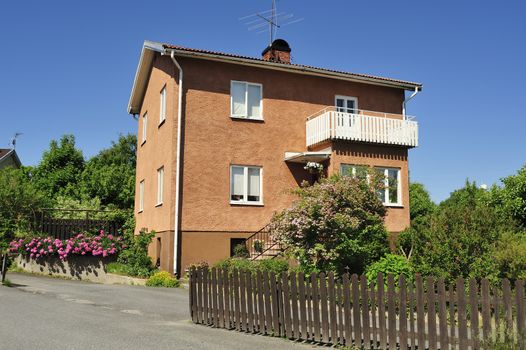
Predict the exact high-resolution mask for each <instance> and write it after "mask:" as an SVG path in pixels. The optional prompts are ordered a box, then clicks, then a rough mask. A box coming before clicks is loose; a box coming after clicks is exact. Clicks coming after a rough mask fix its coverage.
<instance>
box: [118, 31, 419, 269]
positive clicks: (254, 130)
mask: <svg viewBox="0 0 526 350" xmlns="http://www.w3.org/2000/svg"><path fill="white" fill-rule="evenodd" d="M290 52H291V50H290V47H289V46H288V44H287V43H286V42H285V41H283V40H280V39H278V40H276V41H274V43H273V44H272V45H271V46H269V47H268V48H266V49H265V51H264V52H263V55H262V56H263V57H262V58H252V57H244V56H238V55H232V54H226V53H221V52H211V51H206V50H196V49H189V48H184V47H179V46H174V45H167V44H161V43H156V42H150V41H146V42H145V43H144V46H143V48H142V53H141V57H140V61H139V66H138V68H137V72H136V76H135V80H134V84H133V89H132V92H131V97H130V101H129V105H128V112H129V113H130V114H133V115H135V116H136V117H137V119H138V121H139V123H138V143H139V145H138V151H137V187H136V198H135V209H136V210H135V212H136V222H137V226H136V230H137V232H138V231H140V230H141V229H147V230H155V231H156V232H157V237H156V238H155V241H154V243H153V244H152V245H151V247H150V254H151V256H152V257H153V258H154V260H155V261H157V262H158V263H159V264H160V267H161V268H162V269H164V270H167V271H171V272H174V273H180V272H181V271H184V269H185V268H186V266H187V265H188V264H190V263H197V262H201V261H207V262H209V263H214V262H216V261H217V260H219V259H222V258H225V257H227V256H229V255H230V253H231V250H232V246H233V245H234V244H237V243H239V242H240V240H241V241H242V240H243V239H245V238H247V237H249V236H250V235H252V234H253V233H254V232H256V231H258V230H260V229H261V228H263V227H264V226H266V225H267V224H268V222H269V220H270V218H271V217H272V214H273V213H274V212H276V211H278V210H281V209H283V208H286V207H288V206H290V204H291V202H292V201H293V199H294V197H293V196H292V195H291V194H290V193H289V192H287V190H289V189H291V188H294V187H296V186H299V184H301V182H303V181H304V180H307V181H313V175H312V174H311V173H309V171H307V170H305V169H304V167H305V164H306V163H307V162H317V163H321V164H323V166H324V171H325V173H326V174H327V175H330V174H332V173H335V172H340V171H346V172H355V171H356V169H358V167H359V166H363V165H367V166H373V167H375V168H377V169H378V171H380V172H382V173H384V174H385V175H386V176H387V180H386V181H388V182H389V187H388V190H386V191H385V192H383V193H382V200H383V202H384V203H385V205H386V206H388V215H387V218H386V226H387V228H388V230H389V231H390V232H393V233H396V232H399V231H401V230H403V229H404V228H406V227H407V226H408V224H409V193H408V187H409V181H408V150H409V149H410V148H412V147H416V146H417V145H418V126H417V123H416V121H414V120H413V119H412V118H410V117H408V116H406V115H405V102H406V101H407V99H408V98H407V97H406V90H408V91H409V93H412V94H411V96H410V97H412V96H414V95H415V94H416V93H417V92H418V91H420V90H421V88H422V85H421V84H419V83H414V82H408V81H402V80H395V79H389V78H383V77H375V76H370V75H363V74H355V73H347V72H339V71H333V70H328V69H323V68H316V67H310V66H304V65H299V64H292V63H291V62H290ZM409 93H408V95H409ZM410 97H409V98H410Z"/></svg>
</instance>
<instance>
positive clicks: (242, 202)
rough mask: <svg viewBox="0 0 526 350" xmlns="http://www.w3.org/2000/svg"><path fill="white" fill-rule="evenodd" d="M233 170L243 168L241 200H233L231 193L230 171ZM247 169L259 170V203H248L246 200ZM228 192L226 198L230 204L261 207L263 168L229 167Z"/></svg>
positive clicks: (233, 165) (250, 166) (236, 165)
mask: <svg viewBox="0 0 526 350" xmlns="http://www.w3.org/2000/svg"><path fill="white" fill-rule="evenodd" d="M233 168H243V199H242V200H233V199H232V191H233V187H234V182H233V181H232V169H233ZM248 169H258V170H259V201H257V202H256V201H249V200H248ZM229 181H230V191H229V193H228V198H229V199H230V204H241V205H263V167H261V166H254V165H238V164H232V165H230V177H229Z"/></svg>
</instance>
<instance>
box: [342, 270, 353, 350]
mask: <svg viewBox="0 0 526 350" xmlns="http://www.w3.org/2000/svg"><path fill="white" fill-rule="evenodd" d="M343 318H344V320H345V346H347V347H351V346H352V327H351V322H352V321H351V285H350V283H349V274H347V273H345V274H344V275H343Z"/></svg>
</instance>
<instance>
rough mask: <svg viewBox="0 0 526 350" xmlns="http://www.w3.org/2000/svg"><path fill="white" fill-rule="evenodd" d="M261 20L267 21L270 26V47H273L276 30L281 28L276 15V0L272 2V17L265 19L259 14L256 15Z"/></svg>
mask: <svg viewBox="0 0 526 350" xmlns="http://www.w3.org/2000/svg"><path fill="white" fill-rule="evenodd" d="M256 15H257V16H258V17H259V18H261V19H263V20H265V21H267V22H268V26H269V28H268V29H269V33H270V42H269V45H272V42H273V41H274V36H275V35H276V30H277V29H278V28H279V25H278V17H277V14H276V0H272V9H271V10H270V17H269V18H267V17H264V16H262V15H260V14H259V13H257V14H256Z"/></svg>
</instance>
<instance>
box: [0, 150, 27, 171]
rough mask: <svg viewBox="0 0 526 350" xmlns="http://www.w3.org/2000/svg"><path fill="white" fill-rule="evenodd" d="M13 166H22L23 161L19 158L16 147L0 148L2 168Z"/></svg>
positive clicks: (0, 165)
mask: <svg viewBox="0 0 526 350" xmlns="http://www.w3.org/2000/svg"><path fill="white" fill-rule="evenodd" d="M8 166H11V167H13V168H20V167H21V166H22V162H20V159H19V158H18V155H17V154H16V151H15V149H14V148H12V149H9V148H0V169H3V168H6V167H8Z"/></svg>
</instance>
